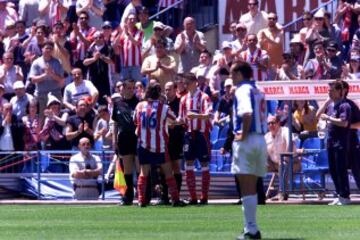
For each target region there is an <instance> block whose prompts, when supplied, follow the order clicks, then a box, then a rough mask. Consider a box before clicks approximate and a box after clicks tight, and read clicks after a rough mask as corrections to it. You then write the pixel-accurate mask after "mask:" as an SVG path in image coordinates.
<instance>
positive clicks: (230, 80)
mask: <svg viewBox="0 0 360 240" xmlns="http://www.w3.org/2000/svg"><path fill="white" fill-rule="evenodd" d="M233 85H234V82H233V80H232V79H231V78H227V79H226V80H225V83H224V87H226V86H233Z"/></svg>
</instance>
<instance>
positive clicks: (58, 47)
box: [50, 21, 71, 74]
mask: <svg viewBox="0 0 360 240" xmlns="http://www.w3.org/2000/svg"><path fill="white" fill-rule="evenodd" d="M52 30H53V32H52V35H51V37H50V39H51V40H52V41H53V42H54V51H53V55H52V56H53V57H54V58H56V59H58V60H59V61H60V63H61V65H62V66H63V68H64V71H65V72H66V73H67V74H69V73H70V72H71V64H70V63H71V59H70V56H71V43H70V41H69V40H67V39H66V36H65V34H66V33H65V29H64V24H63V23H62V22H60V21H58V22H55V23H54V24H53V28H52Z"/></svg>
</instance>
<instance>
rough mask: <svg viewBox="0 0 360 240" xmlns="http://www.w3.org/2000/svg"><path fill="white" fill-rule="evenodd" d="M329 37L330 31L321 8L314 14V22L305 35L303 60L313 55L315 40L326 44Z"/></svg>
mask: <svg viewBox="0 0 360 240" xmlns="http://www.w3.org/2000/svg"><path fill="white" fill-rule="evenodd" d="M329 39H330V31H329V29H328V27H327V25H326V23H325V10H324V9H322V8H321V9H319V10H318V11H317V12H316V13H315V14H314V24H313V25H312V27H311V28H310V30H309V31H308V32H307V34H306V36H305V42H306V44H307V46H308V48H307V53H306V57H305V62H307V61H308V60H309V59H311V58H314V57H315V55H316V54H315V52H314V48H315V46H314V44H315V42H317V41H321V42H323V43H324V44H326V43H327V42H328V41H329Z"/></svg>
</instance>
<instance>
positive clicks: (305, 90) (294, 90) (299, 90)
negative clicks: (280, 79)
mask: <svg viewBox="0 0 360 240" xmlns="http://www.w3.org/2000/svg"><path fill="white" fill-rule="evenodd" d="M289 90H290V94H310V91H309V87H307V86H295V87H289Z"/></svg>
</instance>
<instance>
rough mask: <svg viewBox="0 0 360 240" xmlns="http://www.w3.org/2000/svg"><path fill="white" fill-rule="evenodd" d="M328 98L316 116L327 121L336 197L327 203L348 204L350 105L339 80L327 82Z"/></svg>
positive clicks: (330, 166)
mask: <svg viewBox="0 0 360 240" xmlns="http://www.w3.org/2000/svg"><path fill="white" fill-rule="evenodd" d="M329 87H330V89H329V98H328V99H327V100H326V101H325V102H324V104H323V105H322V106H321V107H320V108H319V110H318V112H317V114H316V116H317V118H320V119H321V120H324V121H326V122H327V141H326V148H327V150H328V159H329V171H330V175H331V178H332V180H333V182H334V185H335V190H336V194H337V198H336V199H335V200H334V201H333V202H331V203H330V204H329V205H348V204H350V203H351V201H350V188H349V179H348V172H347V159H346V157H345V160H344V156H348V147H349V145H348V144H349V140H350V127H349V126H350V122H351V114H352V112H351V106H350V104H349V103H348V102H346V101H344V96H345V95H344V94H345V90H344V87H343V83H342V82H341V81H334V82H331V83H330V84H329Z"/></svg>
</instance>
